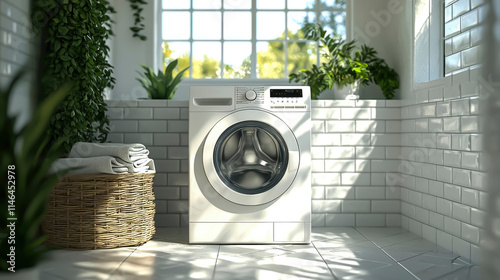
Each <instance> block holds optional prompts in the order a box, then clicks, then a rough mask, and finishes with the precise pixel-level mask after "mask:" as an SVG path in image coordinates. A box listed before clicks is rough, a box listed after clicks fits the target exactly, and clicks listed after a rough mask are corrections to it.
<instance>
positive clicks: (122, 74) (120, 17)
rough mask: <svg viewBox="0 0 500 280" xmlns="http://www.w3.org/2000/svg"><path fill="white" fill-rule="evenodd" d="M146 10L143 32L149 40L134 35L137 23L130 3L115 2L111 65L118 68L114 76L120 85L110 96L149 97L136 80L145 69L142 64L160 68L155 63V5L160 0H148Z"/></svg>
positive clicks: (121, 0)
mask: <svg viewBox="0 0 500 280" xmlns="http://www.w3.org/2000/svg"><path fill="white" fill-rule="evenodd" d="M147 2H148V4H147V5H145V7H144V10H143V12H142V16H143V17H144V24H145V26H146V27H145V29H144V30H143V32H142V34H144V35H146V37H147V40H146V41H141V40H140V39H139V38H134V37H132V35H133V33H132V31H131V30H130V29H129V28H130V27H131V26H132V25H133V23H134V17H133V11H132V9H131V8H130V2H129V1H124V0H113V1H111V4H112V6H113V7H114V8H115V10H116V13H115V14H113V15H112V18H113V20H114V24H113V26H112V30H113V32H114V36H112V37H111V43H110V45H111V65H113V67H114V77H115V78H116V84H115V87H114V89H113V90H112V91H111V96H110V99H117V100H120V99H125V100H135V99H137V98H141V97H146V96H147V94H146V91H145V90H144V89H143V88H142V87H141V85H140V83H139V82H138V81H137V80H136V78H138V77H139V74H138V73H137V71H140V72H142V70H141V69H142V68H141V67H140V65H141V64H144V65H147V66H149V67H151V68H153V69H156V65H155V59H154V57H155V55H154V54H155V46H156V43H155V28H154V23H155V21H156V20H157V19H156V14H155V8H154V7H155V5H156V2H157V0H151V1H147Z"/></svg>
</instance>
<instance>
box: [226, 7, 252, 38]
mask: <svg viewBox="0 0 500 280" xmlns="http://www.w3.org/2000/svg"><path fill="white" fill-rule="evenodd" d="M224 39H226V40H238V39H239V40H250V39H252V14H251V13H250V12H225V13H224Z"/></svg>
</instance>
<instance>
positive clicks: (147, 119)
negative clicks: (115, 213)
mask: <svg viewBox="0 0 500 280" xmlns="http://www.w3.org/2000/svg"><path fill="white" fill-rule="evenodd" d="M107 104H108V116H109V117H110V128H111V133H110V134H109V136H108V141H111V142H123V143H133V142H140V143H143V144H144V145H146V146H147V148H148V149H149V150H150V157H151V158H152V159H154V160H155V165H156V169H157V173H156V175H155V179H154V186H153V188H154V192H155V197H156V201H155V202H156V215H155V222H156V226H158V227H180V226H187V224H188V221H187V213H188V161H189V158H188V156H189V155H188V141H187V139H188V137H187V133H188V113H187V112H188V111H189V110H188V102H187V101H167V100H138V101H114V100H109V101H107Z"/></svg>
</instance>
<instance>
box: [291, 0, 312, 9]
mask: <svg viewBox="0 0 500 280" xmlns="http://www.w3.org/2000/svg"><path fill="white" fill-rule="evenodd" d="M314 3H316V0H288V9H300V10H303V9H304V10H305V9H313V8H314Z"/></svg>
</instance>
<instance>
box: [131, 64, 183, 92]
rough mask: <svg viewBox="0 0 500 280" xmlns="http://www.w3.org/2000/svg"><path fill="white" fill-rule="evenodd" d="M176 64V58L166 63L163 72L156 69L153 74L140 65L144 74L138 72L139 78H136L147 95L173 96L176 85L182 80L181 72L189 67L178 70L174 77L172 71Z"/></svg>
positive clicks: (147, 68)
mask: <svg viewBox="0 0 500 280" xmlns="http://www.w3.org/2000/svg"><path fill="white" fill-rule="evenodd" d="M176 66H177V59H176V60H173V61H172V62H170V63H169V64H168V65H167V67H166V68H165V73H163V72H162V71H161V70H158V74H155V73H154V71H153V70H152V69H151V68H149V67H148V66H146V65H141V67H142V68H143V69H144V74H141V73H139V74H141V79H139V78H137V80H138V81H139V82H140V83H141V84H142V86H143V87H144V89H145V90H146V91H147V92H148V97H149V98H150V99H171V98H172V97H173V96H174V94H175V91H176V90H177V86H178V85H179V83H180V82H181V80H182V74H184V72H185V71H186V70H188V69H189V67H187V68H186V69H184V70H182V71H180V72H179V73H177V75H176V76H175V78H174V76H173V73H172V71H173V70H174V69H175V67H176Z"/></svg>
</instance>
